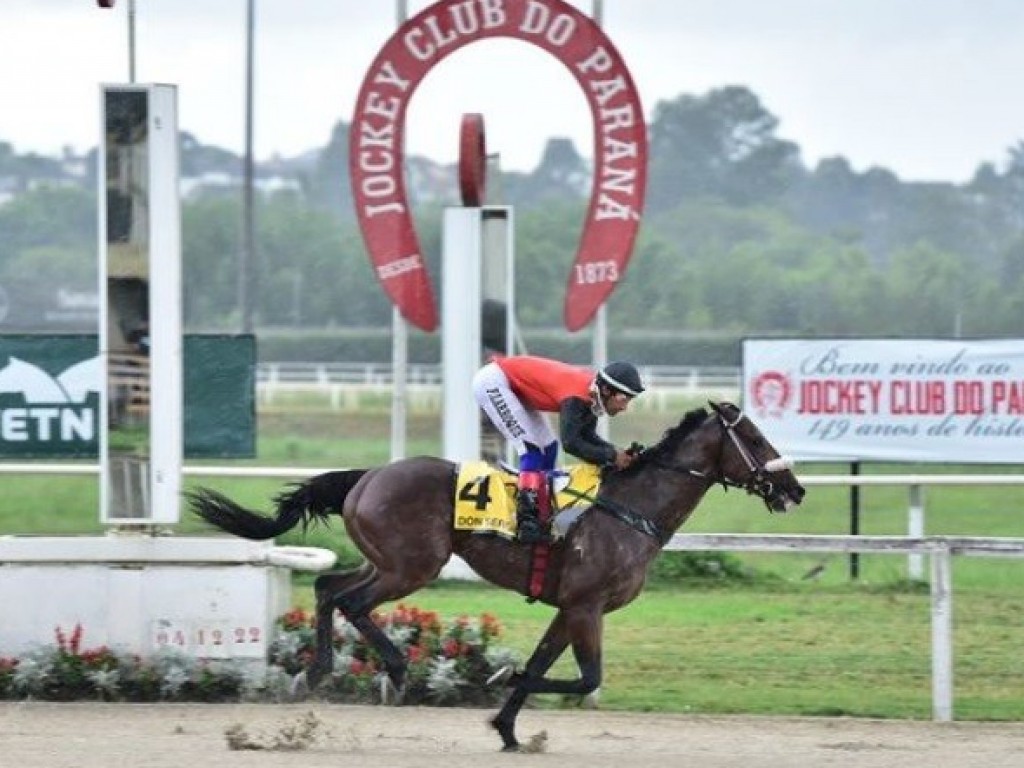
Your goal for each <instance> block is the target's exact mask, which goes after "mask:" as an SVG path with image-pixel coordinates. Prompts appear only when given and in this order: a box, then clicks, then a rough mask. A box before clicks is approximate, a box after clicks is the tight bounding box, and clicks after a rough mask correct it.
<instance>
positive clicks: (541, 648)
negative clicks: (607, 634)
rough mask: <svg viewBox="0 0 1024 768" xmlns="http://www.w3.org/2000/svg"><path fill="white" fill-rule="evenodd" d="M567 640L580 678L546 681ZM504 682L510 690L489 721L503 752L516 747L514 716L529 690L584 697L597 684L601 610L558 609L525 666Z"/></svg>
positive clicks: (521, 706)
mask: <svg viewBox="0 0 1024 768" xmlns="http://www.w3.org/2000/svg"><path fill="white" fill-rule="evenodd" d="M570 642H571V643H572V647H573V654H574V655H575V657H576V663H577V665H578V666H579V669H580V677H578V678H577V679H575V680H549V679H547V678H546V677H544V674H545V673H546V672H547V671H548V670H549V669H550V668H551V666H552V665H553V664H554V663H555V662H556V661H557V660H558V658H559V656H561V655H562V653H563V652H564V651H565V648H566V646H568V645H569V643H570ZM508 685H509V686H510V687H511V688H512V692H511V693H510V694H509V696H508V698H507V699H506V700H505V704H504V705H503V706H502V708H501V710H500V711H499V712H498V714H497V715H495V717H494V718H493V719H492V720H491V724H492V725H493V726H494V728H495V729H496V730H497V731H498V733H499V734H500V735H501V738H502V741H503V742H504V747H503V749H504V751H506V752H511V751H516V750H517V749H518V748H519V742H518V740H517V739H516V736H515V723H516V718H517V717H518V716H519V712H520V710H522V708H523V705H524V704H525V703H526V699H527V697H528V696H529V695H530V694H531V693H562V694H578V695H580V696H586V695H587V694H588V693H592V692H593V691H595V690H597V688H598V687H599V686H600V685H601V611H600V610H599V609H598V608H596V607H595V608H575V609H573V610H571V611H566V610H561V611H559V612H558V613H557V614H556V615H555V618H554V619H553V620H552V622H551V625H550V626H549V627H548V629H547V632H545V634H544V638H543V639H542V640H541V642H540V644H539V645H538V646H537V649H536V650H535V651H534V652H533V655H532V656H530V660H529V661H528V662H527V663H526V669H525V670H524V671H523V673H521V674H515V675H513V676H512V677H511V678H510V679H509V681H508Z"/></svg>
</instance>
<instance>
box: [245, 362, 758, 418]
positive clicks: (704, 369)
mask: <svg viewBox="0 0 1024 768" xmlns="http://www.w3.org/2000/svg"><path fill="white" fill-rule="evenodd" d="M407 375H408V379H407V386H408V391H409V397H410V400H412V401H413V406H414V408H416V407H420V408H423V409H431V408H433V409H437V408H439V407H440V403H441V366H440V365H425V364H416V363H411V364H410V365H409V366H408V374H407ZM640 375H641V376H642V377H643V380H644V383H645V384H646V385H647V387H648V392H646V393H645V394H644V396H643V397H642V398H640V399H639V400H638V401H637V406H638V407H640V408H645V409H651V410H656V411H659V412H660V411H664V410H667V409H668V408H669V407H670V406H669V400H670V399H671V398H672V397H678V396H680V395H688V396H698V395H708V394H710V395H715V396H719V397H732V398H735V397H737V396H738V394H739V389H740V370H739V368H736V367H731V366H648V367H641V368H640ZM393 384H394V372H393V370H392V367H391V365H390V363H301V362H296V363H260V364H259V365H257V367H256V393H257V398H258V402H259V403H260V404H261V405H273V404H274V403H275V401H277V400H279V399H280V398H281V396H282V395H286V394H294V393H305V394H318V395H321V396H324V397H327V398H328V400H329V402H330V407H331V408H332V409H333V410H349V409H353V408H356V407H358V406H359V404H360V399H361V397H363V396H365V395H381V394H390V392H391V388H392V386H393Z"/></svg>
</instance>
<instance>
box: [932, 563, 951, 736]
mask: <svg viewBox="0 0 1024 768" xmlns="http://www.w3.org/2000/svg"><path fill="white" fill-rule="evenodd" d="M931 558H932V719H934V720H935V721H937V722H940V723H948V722H949V721H950V720H952V719H953V580H952V567H951V562H950V561H951V557H950V549H949V545H948V544H945V543H941V544H938V545H937V546H936V547H935V549H934V550H933V551H932V554H931Z"/></svg>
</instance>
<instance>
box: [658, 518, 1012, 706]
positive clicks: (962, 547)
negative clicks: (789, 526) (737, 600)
mask: <svg viewBox="0 0 1024 768" xmlns="http://www.w3.org/2000/svg"><path fill="white" fill-rule="evenodd" d="M666 549H672V550H686V551H709V550H712V551H727V552H801V553H803V552H846V553H853V552H860V553H866V552H870V553H874V554H900V553H915V554H917V555H928V556H929V557H930V558H931V566H932V567H931V628H932V632H931V635H932V642H931V656H932V659H931V662H932V663H931V667H932V718H933V719H934V720H937V721H939V722H949V721H950V720H952V719H953V679H954V678H953V576H952V573H953V568H952V563H951V560H952V556H953V555H976V556H984V557H1024V539H996V538H992V539H986V538H970V537H950V536H928V537H923V538H912V537H909V536H783V535H774V536H753V535H747V534H742V535H741V534H676V535H675V536H673V537H672V539H671V540H670V541H669V543H668V545H667V546H666Z"/></svg>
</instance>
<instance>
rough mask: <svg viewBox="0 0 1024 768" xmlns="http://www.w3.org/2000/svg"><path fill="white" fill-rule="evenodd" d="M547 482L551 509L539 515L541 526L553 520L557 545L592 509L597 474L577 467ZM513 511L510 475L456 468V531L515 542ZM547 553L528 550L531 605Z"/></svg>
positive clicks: (481, 465)
mask: <svg viewBox="0 0 1024 768" xmlns="http://www.w3.org/2000/svg"><path fill="white" fill-rule="evenodd" d="M547 482H548V494H547V495H548V498H549V499H550V500H551V502H550V503H551V509H549V510H542V512H541V514H542V518H543V520H542V521H543V522H547V521H548V520H551V535H552V537H553V538H554V539H555V540H556V541H557V540H558V539H561V538H564V537H565V536H566V535H567V534H568V532H569V530H570V528H572V525H573V523H575V522H576V520H578V519H579V517H580V515H582V514H583V512H585V511H586V510H587V509H589V508H590V506H591V504H592V503H593V501H594V499H595V498H596V496H597V489H598V485H599V484H600V470H599V469H598V468H597V467H595V466H593V465H592V464H575V465H572V466H570V467H568V468H567V469H565V470H555V471H553V472H549V473H548V475H547ZM515 510H516V476H515V475H514V474H513V473H512V472H510V471H508V470H505V469H498V468H495V467H492V466H491V465H490V464H487V463H486V462H482V461H477V462H468V463H466V464H462V465H460V467H459V472H458V475H457V477H456V481H455V519H454V527H455V528H456V529H457V530H463V531H472V532H473V533H475V534H487V535H494V534H497V535H499V536H503V537H504V538H507V539H515V536H516V514H515ZM545 512H546V513H547V514H546V515H545V514H544V513H545ZM550 553H551V544H549V543H547V542H541V543H538V544H534V545H533V546H532V548H531V551H530V573H529V577H528V579H527V585H526V592H527V602H531V603H532V602H534V601H535V600H536V599H537V598H538V597H540V595H541V592H542V591H543V590H544V579H545V577H546V576H547V568H548V557H549V555H550Z"/></svg>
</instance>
